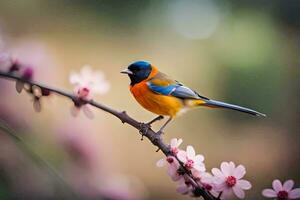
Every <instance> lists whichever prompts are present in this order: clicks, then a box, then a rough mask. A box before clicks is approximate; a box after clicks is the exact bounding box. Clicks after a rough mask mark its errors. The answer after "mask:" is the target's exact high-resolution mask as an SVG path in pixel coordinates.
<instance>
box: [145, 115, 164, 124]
mask: <svg viewBox="0 0 300 200" xmlns="http://www.w3.org/2000/svg"><path fill="white" fill-rule="evenodd" d="M162 119H164V116H162V115H159V116H157V117H156V118H154V119H153V120H151V121H150V122H148V123H147V124H149V125H151V124H153V123H154V122H156V121H159V120H162Z"/></svg>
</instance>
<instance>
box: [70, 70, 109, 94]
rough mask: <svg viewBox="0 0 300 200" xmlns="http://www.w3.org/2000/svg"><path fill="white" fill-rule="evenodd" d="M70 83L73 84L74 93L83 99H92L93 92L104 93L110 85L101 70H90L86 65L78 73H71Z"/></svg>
mask: <svg viewBox="0 0 300 200" xmlns="http://www.w3.org/2000/svg"><path fill="white" fill-rule="evenodd" d="M70 83H71V84H73V85H74V86H75V90H74V93H75V94H76V95H77V96H78V98H81V99H84V100H90V99H92V97H93V95H94V94H105V93H106V92H107V91H108V90H109V87H110V85H109V83H108V82H107V81H106V80H105V78H104V74H103V73H102V72H101V71H92V70H91V67H90V66H87V65H86V66H84V67H83V68H82V69H81V71H80V73H74V72H72V73H71V75H70Z"/></svg>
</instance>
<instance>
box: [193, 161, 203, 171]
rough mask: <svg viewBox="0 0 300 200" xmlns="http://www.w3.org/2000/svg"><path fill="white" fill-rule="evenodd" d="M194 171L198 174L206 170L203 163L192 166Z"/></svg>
mask: <svg viewBox="0 0 300 200" xmlns="http://www.w3.org/2000/svg"><path fill="white" fill-rule="evenodd" d="M194 169H196V170H198V171H200V172H205V170H206V169H205V166H204V164H203V163H200V164H196V165H194Z"/></svg>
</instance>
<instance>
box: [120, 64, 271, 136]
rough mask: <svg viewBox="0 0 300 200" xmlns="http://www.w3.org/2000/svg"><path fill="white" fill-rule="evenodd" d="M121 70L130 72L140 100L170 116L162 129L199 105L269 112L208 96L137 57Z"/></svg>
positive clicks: (133, 86)
mask: <svg viewBox="0 0 300 200" xmlns="http://www.w3.org/2000/svg"><path fill="white" fill-rule="evenodd" d="M121 73H125V74H128V76H129V78H130V80H131V83H130V91H131V93H132V94H133V96H134V97H135V99H136V100H137V101H138V102H139V104H141V105H142V106H143V107H144V108H145V109H147V110H149V111H150V112H153V113H155V114H157V115H159V116H169V119H168V121H167V122H166V123H165V124H164V125H163V126H162V127H161V129H160V130H159V133H162V131H163V129H164V128H165V127H166V125H167V124H168V123H169V122H170V121H171V120H172V118H174V117H175V116H176V115H178V114H180V113H182V112H183V111H185V110H188V109H190V108H195V107H199V106H205V107H213V108H226V109H231V110H236V111H240V112H244V113H248V114H251V115H256V116H265V114H262V113H259V112H257V111H255V110H252V109H249V108H244V107H241V106H237V105H233V104H228V103H224V102H221V101H215V100H212V99H209V98H207V97H204V96H202V95H200V94H199V93H197V92H196V91H194V90H192V89H190V88H188V87H186V86H184V85H183V84H182V83H180V82H178V81H176V80H173V79H171V78H170V77H168V76H167V75H166V74H164V73H162V72H159V71H158V69H157V68H156V67H155V66H153V65H151V64H150V63H149V62H146V61H136V62H134V63H132V64H130V65H129V66H128V68H127V69H125V70H123V71H122V72H121ZM153 121H155V119H154V120H153Z"/></svg>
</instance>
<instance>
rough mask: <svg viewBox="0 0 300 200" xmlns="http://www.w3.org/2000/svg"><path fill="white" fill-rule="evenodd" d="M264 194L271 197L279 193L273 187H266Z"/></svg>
mask: <svg viewBox="0 0 300 200" xmlns="http://www.w3.org/2000/svg"><path fill="white" fill-rule="evenodd" d="M262 195H263V196H265V197H269V198H273V197H277V193H276V192H275V191H274V190H272V189H264V190H263V191H262Z"/></svg>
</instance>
